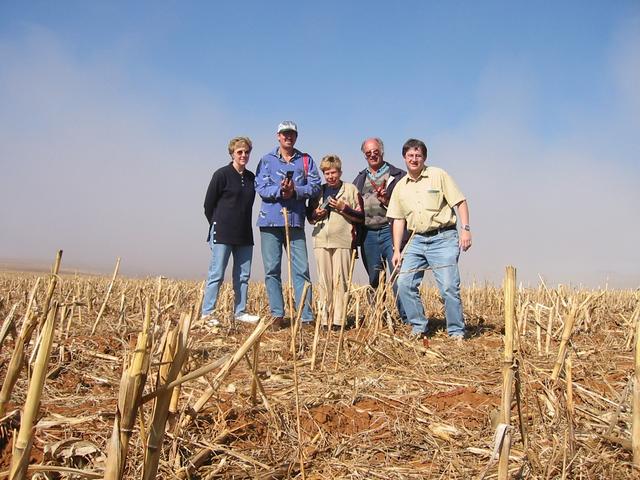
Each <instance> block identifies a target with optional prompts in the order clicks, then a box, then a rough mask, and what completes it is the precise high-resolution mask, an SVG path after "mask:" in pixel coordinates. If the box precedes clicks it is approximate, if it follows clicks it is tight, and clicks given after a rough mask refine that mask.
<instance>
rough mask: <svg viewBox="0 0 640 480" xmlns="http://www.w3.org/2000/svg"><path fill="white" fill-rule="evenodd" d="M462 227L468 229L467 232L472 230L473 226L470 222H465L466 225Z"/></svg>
mask: <svg viewBox="0 0 640 480" xmlns="http://www.w3.org/2000/svg"><path fill="white" fill-rule="evenodd" d="M462 229H463V230H466V231H467V232H470V231H471V226H470V225H469V224H468V223H465V224H464V225H462Z"/></svg>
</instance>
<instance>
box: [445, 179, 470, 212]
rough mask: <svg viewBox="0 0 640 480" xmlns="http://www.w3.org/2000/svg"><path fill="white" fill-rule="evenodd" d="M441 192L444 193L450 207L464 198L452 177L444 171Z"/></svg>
mask: <svg viewBox="0 0 640 480" xmlns="http://www.w3.org/2000/svg"><path fill="white" fill-rule="evenodd" d="M442 193H443V194H444V199H445V200H446V202H447V205H449V206H450V207H452V208H453V207H455V206H456V205H458V204H459V203H460V202H462V201H463V200H465V196H464V195H463V194H462V192H461V191H460V189H459V188H458V185H456V182H454V181H453V178H451V176H450V175H449V174H448V173H447V172H445V171H443V172H442Z"/></svg>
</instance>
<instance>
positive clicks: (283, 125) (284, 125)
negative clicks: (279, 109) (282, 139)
mask: <svg viewBox="0 0 640 480" xmlns="http://www.w3.org/2000/svg"><path fill="white" fill-rule="evenodd" d="M287 131H291V132H296V133H298V126H297V125H296V124H295V123H293V122H292V121H291V120H285V121H283V122H280V124H279V125H278V133H281V132H287Z"/></svg>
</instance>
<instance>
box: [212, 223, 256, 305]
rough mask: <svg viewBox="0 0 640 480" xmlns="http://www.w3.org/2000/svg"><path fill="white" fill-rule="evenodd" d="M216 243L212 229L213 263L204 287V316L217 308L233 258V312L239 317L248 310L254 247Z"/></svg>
mask: <svg viewBox="0 0 640 480" xmlns="http://www.w3.org/2000/svg"><path fill="white" fill-rule="evenodd" d="M214 241H215V232H214V231H213V229H212V231H211V239H210V240H209V247H210V248H211V261H210V262H209V274H208V275H207V283H206V285H205V287H204V299H203V301H202V315H209V314H210V313H212V312H213V310H214V308H215V307H216V301H217V300H218V292H219V291H220V285H221V284H222V281H223V280H224V271H225V270H226V269H227V264H228V263H229V257H230V256H233V273H232V279H233V293H234V299H233V310H234V314H235V316H236V317H237V316H239V315H242V314H243V313H245V309H246V308H247V294H248V293H249V276H250V275H251V257H252V256H253V245H226V244H223V243H214Z"/></svg>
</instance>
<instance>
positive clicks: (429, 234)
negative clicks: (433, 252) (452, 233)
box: [417, 225, 458, 237]
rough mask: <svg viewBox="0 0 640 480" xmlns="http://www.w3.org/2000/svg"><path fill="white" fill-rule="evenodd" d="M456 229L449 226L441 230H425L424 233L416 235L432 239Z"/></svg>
mask: <svg viewBox="0 0 640 480" xmlns="http://www.w3.org/2000/svg"><path fill="white" fill-rule="evenodd" d="M457 229H458V227H457V226H456V225H449V226H448V227H442V228H434V229H433V230H427V231H426V232H424V233H418V234H417V235H422V236H423V237H433V236H434V235H438V234H439V233H442V232H446V231H448V230H457Z"/></svg>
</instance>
